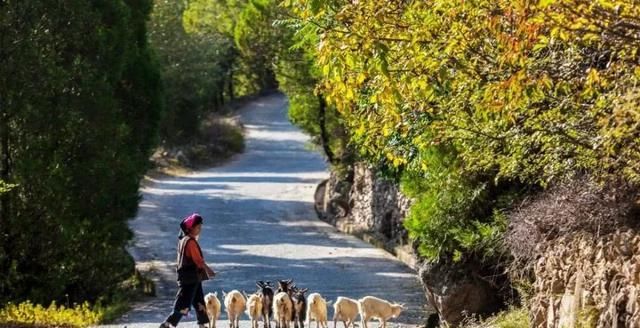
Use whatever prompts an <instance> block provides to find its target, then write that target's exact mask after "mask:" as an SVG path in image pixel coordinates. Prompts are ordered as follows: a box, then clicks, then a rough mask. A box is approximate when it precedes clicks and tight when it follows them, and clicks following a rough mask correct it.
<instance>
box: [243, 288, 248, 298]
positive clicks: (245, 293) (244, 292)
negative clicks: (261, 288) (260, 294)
mask: <svg viewBox="0 0 640 328" xmlns="http://www.w3.org/2000/svg"><path fill="white" fill-rule="evenodd" d="M242 295H244V298H249V296H247V292H246V291H244V289H243V290H242Z"/></svg>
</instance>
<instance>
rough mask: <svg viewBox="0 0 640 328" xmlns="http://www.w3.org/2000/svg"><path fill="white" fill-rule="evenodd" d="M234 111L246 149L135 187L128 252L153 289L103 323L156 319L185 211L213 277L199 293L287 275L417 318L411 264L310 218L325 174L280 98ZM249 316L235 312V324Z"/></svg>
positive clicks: (418, 293) (405, 319)
mask: <svg viewBox="0 0 640 328" xmlns="http://www.w3.org/2000/svg"><path fill="white" fill-rule="evenodd" d="M240 117H241V121H242V122H243V124H244V125H245V128H246V146H247V147H246V151H245V153H243V154H241V155H238V156H237V157H236V158H235V159H234V160H232V161H231V162H229V163H227V164H225V165H223V166H221V167H216V168H212V169H208V170H205V171H200V172H195V173H192V174H189V175H187V176H184V177H178V178H163V179H160V180H153V181H151V183H150V184H148V185H147V186H146V187H144V188H143V189H142V195H143V201H142V202H141V204H140V210H139V213H138V216H137V217H136V218H135V220H133V221H131V223H130V226H131V228H132V230H133V231H134V232H135V240H134V244H133V245H132V247H131V252H132V254H133V256H134V257H135V259H136V261H137V263H138V267H139V268H141V269H142V270H143V271H150V272H151V275H152V277H153V279H154V280H155V281H156V288H157V294H158V297H156V298H152V299H149V300H146V301H143V302H140V303H139V304H135V305H134V308H133V310H132V311H130V312H129V313H128V314H126V315H125V316H124V317H123V318H121V319H120V320H119V321H118V322H117V323H116V324H114V325H111V326H104V327H124V326H126V327H130V328H134V327H157V326H158V324H159V323H160V322H162V321H163V319H164V318H165V316H166V315H167V314H168V313H169V311H170V309H171V305H172V300H173V297H174V295H175V291H176V285H175V271H174V265H175V247H176V241H177V239H176V236H177V232H178V223H179V221H180V219H181V218H182V217H183V216H184V215H186V214H188V213H190V212H192V211H197V212H199V213H201V214H202V215H203V217H204V218H205V224H204V226H203V231H202V234H201V237H200V244H201V246H202V249H203V252H204V255H205V259H206V260H207V261H208V262H209V263H211V264H212V266H213V267H214V270H216V271H218V276H217V277H216V278H215V280H213V281H207V282H205V284H204V289H205V293H206V292H210V291H221V290H222V289H224V290H226V291H229V290H231V289H240V290H242V289H244V290H247V291H253V290H254V289H255V287H254V286H255V281H256V280H276V279H279V278H280V279H284V278H293V279H294V280H295V282H296V284H297V285H298V286H299V287H306V288H309V289H310V291H314V292H320V293H321V294H323V295H324V296H325V298H326V299H329V300H335V298H336V297H337V296H339V295H344V296H348V297H354V298H358V297H362V296H365V295H375V296H379V297H383V298H386V299H389V300H393V301H396V302H403V303H406V304H407V305H408V310H407V311H406V312H405V313H403V314H402V316H401V317H400V318H399V319H397V320H396V321H397V322H398V323H401V324H402V325H414V324H418V323H421V322H423V321H422V316H423V311H422V309H423V307H424V303H425V299H424V294H423V292H422V289H421V287H420V285H419V282H418V279H417V277H416V276H415V272H413V271H412V270H411V269H409V268H407V267H406V266H404V265H403V264H402V263H400V262H398V261H396V260H395V259H394V258H393V257H391V256H390V255H388V254H387V253H386V252H384V251H381V250H379V249H376V248H373V247H371V246H370V245H369V244H366V243H364V242H362V241H361V240H359V239H357V238H355V237H352V236H348V235H345V234H342V233H340V232H338V231H337V230H335V229H334V228H333V227H332V226H330V225H328V224H326V223H324V222H321V221H319V220H318V219H317V218H316V216H315V213H314V211H313V203H312V201H313V192H314V189H315V186H316V184H317V183H318V182H319V181H321V180H322V179H324V178H326V177H327V176H328V172H327V167H326V165H325V163H324V161H323V159H322V157H321V156H320V155H319V154H318V153H317V152H315V151H313V150H311V147H310V145H309V140H308V137H307V136H306V135H304V134H303V133H302V132H300V131H299V130H298V129H297V128H295V127H293V126H292V125H291V124H290V123H289V121H288V120H287V100H286V98H285V97H284V96H281V95H273V96H268V97H265V98H261V99H259V100H257V101H254V102H252V103H250V104H249V105H247V106H246V107H245V108H243V109H242V110H241V111H240ZM223 312H224V311H223ZM332 313H333V311H332V309H330V310H329V316H330V318H331V316H332V315H333V314H332ZM222 319H223V320H224V319H226V315H224V314H223V317H222ZM245 319H247V318H246V317H245ZM194 320H195V318H194V316H193V315H190V316H189V317H187V318H186V319H184V320H183V322H182V323H181V324H180V326H181V327H195V322H194ZM249 326H250V325H249V322H248V321H243V322H241V327H242V328H245V327H249ZM218 327H227V323H226V322H220V324H219V325H218ZM331 327H332V325H331Z"/></svg>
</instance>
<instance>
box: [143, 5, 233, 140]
mask: <svg viewBox="0 0 640 328" xmlns="http://www.w3.org/2000/svg"><path fill="white" fill-rule="evenodd" d="M185 9H186V6H185V3H184V2H182V1H168V0H156V1H154V7H153V13H152V15H151V19H150V24H149V40H150V42H151V45H152V46H153V48H154V50H155V52H156V54H157V57H158V59H159V62H160V67H161V69H162V78H163V84H164V89H165V103H166V108H167V109H166V112H165V114H164V116H163V119H162V121H161V126H160V137H161V138H162V141H163V142H165V143H167V144H178V145H181V144H185V143H187V142H189V141H192V140H193V139H194V138H196V137H197V134H198V131H199V129H200V128H201V122H202V120H203V119H204V118H205V117H206V115H207V114H208V113H211V112H219V111H221V110H222V108H223V105H224V104H225V102H227V101H231V100H233V98H234V92H233V81H232V78H233V74H232V73H233V69H234V67H233V66H234V62H235V57H236V55H235V52H236V51H235V48H234V45H233V40H230V39H229V38H227V37H225V36H224V35H220V34H217V33H216V34H198V33H188V32H187V31H186V30H185V28H184V23H183V13H184V11H185Z"/></svg>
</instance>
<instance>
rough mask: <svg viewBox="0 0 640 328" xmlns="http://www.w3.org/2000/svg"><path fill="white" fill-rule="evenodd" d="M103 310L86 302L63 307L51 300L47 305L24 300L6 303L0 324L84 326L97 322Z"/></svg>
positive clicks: (1, 313) (1, 312)
mask: <svg viewBox="0 0 640 328" xmlns="http://www.w3.org/2000/svg"><path fill="white" fill-rule="evenodd" d="M103 315H104V313H103V311H102V310H100V309H95V308H91V306H89V304H88V303H86V302H85V303H83V304H80V305H75V306H73V307H65V306H64V305H58V304H56V303H55V302H52V303H51V304H50V305H49V306H48V307H44V306H42V305H39V304H33V303H31V302H30V301H26V302H23V303H20V304H13V303H8V304H6V305H5V307H4V308H2V309H0V324H1V325H18V326H20V325H27V326H36V327H39V326H56V327H86V326H89V325H93V324H97V323H99V322H100V321H101V320H102V318H103Z"/></svg>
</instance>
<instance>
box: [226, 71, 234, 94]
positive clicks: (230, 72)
mask: <svg viewBox="0 0 640 328" xmlns="http://www.w3.org/2000/svg"><path fill="white" fill-rule="evenodd" d="M227 87H228V89H227V92H228V93H229V101H233V99H234V98H235V96H234V95H233V68H232V69H230V70H229V84H228V85H227Z"/></svg>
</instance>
